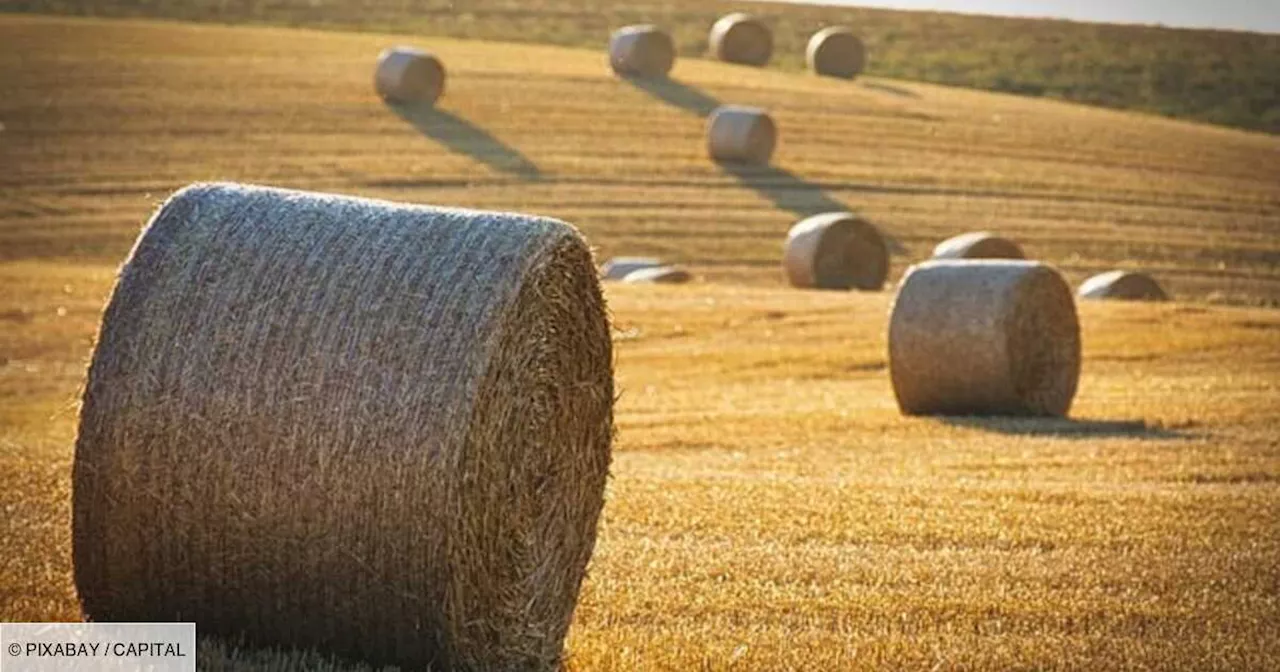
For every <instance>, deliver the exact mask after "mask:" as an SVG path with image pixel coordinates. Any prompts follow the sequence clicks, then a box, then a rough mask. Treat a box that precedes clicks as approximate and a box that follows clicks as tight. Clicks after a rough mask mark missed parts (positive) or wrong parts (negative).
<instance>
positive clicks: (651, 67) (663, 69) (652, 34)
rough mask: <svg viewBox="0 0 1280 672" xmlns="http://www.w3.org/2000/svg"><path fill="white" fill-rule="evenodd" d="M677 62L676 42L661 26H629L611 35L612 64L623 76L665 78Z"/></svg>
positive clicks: (614, 69) (610, 56)
mask: <svg viewBox="0 0 1280 672" xmlns="http://www.w3.org/2000/svg"><path fill="white" fill-rule="evenodd" d="M675 62H676V45H675V42H674V41H672V39H671V36H670V35H668V34H667V33H666V32H664V31H662V30H661V29H660V28H658V27H657V26H652V25H647V24H646V25H638V26H627V27H625V28H619V29H618V30H615V31H613V35H612V36H610V38H609V66H610V67H612V68H613V71H614V72H615V73H617V74H618V75H621V76H623V77H665V76H666V75H667V73H669V72H671V68H672V66H674V65H675Z"/></svg>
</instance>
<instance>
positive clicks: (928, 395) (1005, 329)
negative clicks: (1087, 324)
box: [888, 260, 1080, 416]
mask: <svg viewBox="0 0 1280 672" xmlns="http://www.w3.org/2000/svg"><path fill="white" fill-rule="evenodd" d="M888 341H889V374H890V379H891V380H892V382H893V391H894V396H895V397H896V398H897V401H898V407H899V409H901V411H902V412H903V413H904V414H908V415H929V414H937V415H1039V416H1062V415H1066V413H1067V411H1068V410H1070V407H1071V402H1072V399H1073V398H1074V397H1075V393H1076V387H1077V384H1078V381H1079V377H1080V326H1079V321H1078V319H1077V316H1076V310H1075V302H1074V299H1073V297H1072V294H1071V290H1070V288H1069V287H1068V286H1067V283H1066V281H1065V280H1063V278H1062V276H1061V275H1060V274H1059V273H1058V272H1057V271H1056V270H1054V269H1052V268H1050V267H1049V266H1046V265H1044V264H1041V263H1038V262H1031V261H1006V260H992V261H928V262H924V263H922V264H917V265H915V266H912V267H911V268H910V269H908V270H907V273H906V274H905V275H904V276H903V279H902V282H901V283H900V285H899V287H898V296H897V298H896V299H895V300H894V303H893V307H892V308H891V310H890V317H889V337H888Z"/></svg>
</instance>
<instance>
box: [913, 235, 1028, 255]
mask: <svg viewBox="0 0 1280 672" xmlns="http://www.w3.org/2000/svg"><path fill="white" fill-rule="evenodd" d="M1026 257H1027V255H1026V254H1025V253H1023V251H1022V248H1021V247H1020V246H1019V245H1018V244H1017V243H1015V242H1013V241H1012V240H1009V239H1008V238H1001V237H1000V236H997V235H995V234H993V233H990V232H988V231H974V232H972V233H963V234H960V235H958V236H955V237H954V238H948V239H946V240H944V241H942V242H941V243H938V246H937V247H935V248H933V258H934V259H1025V258H1026Z"/></svg>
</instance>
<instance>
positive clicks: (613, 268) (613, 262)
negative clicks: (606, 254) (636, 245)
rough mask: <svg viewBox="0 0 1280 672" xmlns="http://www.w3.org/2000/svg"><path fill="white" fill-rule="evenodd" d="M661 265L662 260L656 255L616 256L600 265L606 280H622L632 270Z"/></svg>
mask: <svg viewBox="0 0 1280 672" xmlns="http://www.w3.org/2000/svg"><path fill="white" fill-rule="evenodd" d="M661 265H662V260H660V259H657V258H654V257H614V258H612V259H610V260H609V261H606V262H605V263H604V265H603V266H601V267H600V275H601V277H603V278H604V279H605V280H621V279H623V278H625V277H627V274H628V273H630V272H632V271H635V270H639V269H642V268H653V267H655V266H661Z"/></svg>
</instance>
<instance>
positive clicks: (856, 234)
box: [782, 212, 889, 290]
mask: <svg viewBox="0 0 1280 672" xmlns="http://www.w3.org/2000/svg"><path fill="white" fill-rule="evenodd" d="M782 266H783V269H784V271H785V272H786V274H787V280H788V281H790V283H791V285H792V286H793V287H806V288H808V287H813V288H818V289H862V290H879V289H881V288H882V287H884V281H885V278H887V277H888V275H889V248H888V246H887V245H886V244H885V241H884V237H883V236H881V235H880V231H879V230H877V229H876V227H875V225H873V224H872V223H871V222H868V221H866V220H865V219H862V218H860V217H858V216H857V215H854V214H852V213H848V212H828V213H824V214H820V215H814V216H812V217H807V218H805V219H802V220H800V221H799V222H798V223H796V225H795V226H793V227H791V231H790V233H788V234H787V242H786V247H785V250H784V252H783V256H782Z"/></svg>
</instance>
